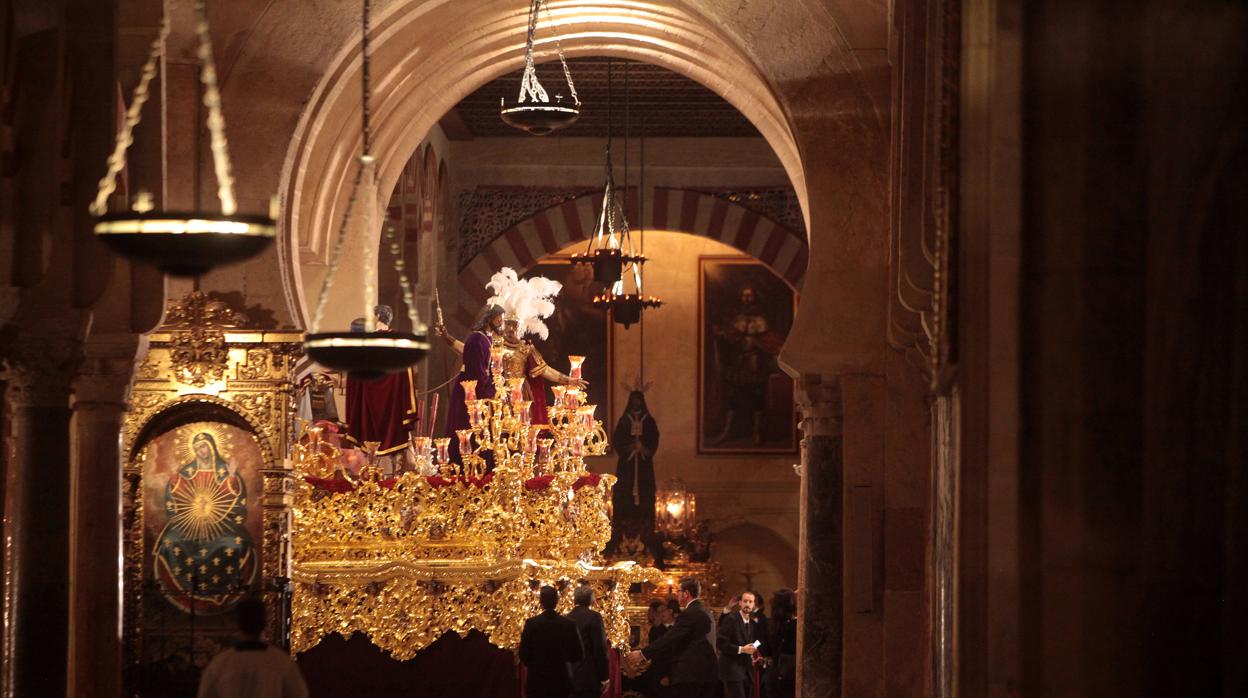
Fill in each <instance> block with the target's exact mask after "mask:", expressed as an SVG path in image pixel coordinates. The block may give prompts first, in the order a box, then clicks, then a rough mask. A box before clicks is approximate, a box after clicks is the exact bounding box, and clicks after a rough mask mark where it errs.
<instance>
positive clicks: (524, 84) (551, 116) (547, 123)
mask: <svg viewBox="0 0 1248 698" xmlns="http://www.w3.org/2000/svg"><path fill="white" fill-rule="evenodd" d="M543 9H544V10H545V11H546V19H547V21H549V22H550V30H551V33H553V34H554V36H555V50H556V51H557V52H558V54H559V64H560V65H562V66H563V77H564V78H565V79H566V80H567V82H568V94H569V95H570V96H571V101H570V102H565V101H564V97H563V95H561V94H557V93H556V94H555V99H554V101H553V102H552V101H551V99H550V95H549V94H548V93H547V92H546V88H544V87H542V83H541V82H540V81H538V79H537V68H536V67H534V65H533V37H534V35H535V34H536V33H537V15H538V12H539V11H541V10H543ZM499 105H500V107H501V109H500V111H499V116H501V117H502V119H503V122H504V123H506V124H507V125H508V126H513V127H515V128H518V129H520V130H522V131H527V132H529V133H531V134H533V135H535V136H545V135H546V134H549V133H553V132H554V131H558V130H559V129H561V128H564V127H566V126H571V125H572V123H573V122H574V121H576V120H577V118H578V117H579V116H580V115H581V100H580V98H579V97H577V95H576V85H575V84H573V82H572V71H570V70H568V61H567V60H566V59H565V58H564V57H563V47H562V46H561V45H560V44H559V35H558V34H557V33H555V23H554V20H551V18H550V8H549V7H547V6H546V0H532V2H531V3H530V4H529V29H528V35H527V37H526V39H525V43H524V75H523V77H521V78H520V93H519V95H518V96H517V97H516V101H515V103H513V104H510V105H509V104H507V100H506V99H505V98H504V99H500V100H499Z"/></svg>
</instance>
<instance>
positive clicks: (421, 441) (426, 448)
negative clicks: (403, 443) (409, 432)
mask: <svg viewBox="0 0 1248 698" xmlns="http://www.w3.org/2000/svg"><path fill="white" fill-rule="evenodd" d="M412 445H413V446H415V447H416V453H417V455H422V456H427V455H429V454H431V453H432V452H433V439H431V438H429V437H428V436H413V437H412Z"/></svg>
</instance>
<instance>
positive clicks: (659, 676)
mask: <svg viewBox="0 0 1248 698" xmlns="http://www.w3.org/2000/svg"><path fill="white" fill-rule="evenodd" d="M672 601H673V602H675V599H672ZM676 611H677V612H679V611H680V604H679V603H677V604H676ZM647 620H648V621H649V623H650V631H649V633H647V635H646V644H647V645H653V644H654V643H655V641H657V640H658V639H659V638H660V637H663V633H665V632H667V631H668V629H670V628H671V627H672V625H673V624H674V622H675V615H673V613H672V609H671V608H670V607H669V606H668V605H667V603H666V602H665V601H663V600H661V599H655V600H653V601H651V602H650V612H649V613H648V614H647ZM642 679H643V684H644V685H645V687H646V696H647V698H669V696H671V694H672V690H671V683H672V656H671V652H670V651H668V652H660V653H659V654H658V655H656V656H655V657H654V659H652V660H651V661H650V666H649V667H646V672H645V673H644V674H642Z"/></svg>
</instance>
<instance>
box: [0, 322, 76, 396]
mask: <svg viewBox="0 0 1248 698" xmlns="http://www.w3.org/2000/svg"><path fill="white" fill-rule="evenodd" d="M0 356H2V357H3V367H4V372H5V374H6V376H7V378H8V382H9V387H8V394H7V395H6V396H5V398H6V399H7V400H8V401H9V403H10V404H12V405H13V406H14V407H65V408H68V407H69V393H70V388H71V387H72V385H73V382H74V377H75V376H76V375H77V372H78V367H79V365H80V364H81V363H82V342H80V341H79V340H78V339H76V338H73V337H68V336H64V335H29V334H19V335H17V336H16V337H12V338H11V339H9V340H8V341H5V342H4V343H3V346H2V347H0Z"/></svg>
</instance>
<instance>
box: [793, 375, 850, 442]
mask: <svg viewBox="0 0 1248 698" xmlns="http://www.w3.org/2000/svg"><path fill="white" fill-rule="evenodd" d="M797 405H798V409H799V410H800V412H801V423H800V426H801V429H802V439H803V441H805V439H806V438H809V437H812V436H835V435H838V434H839V433H840V429H841V423H842V421H843V418H844V413H843V412H842V409H843V408H842V404H841V384H840V382H839V381H837V380H831V381H824V380H823V378H822V377H821V376H816V375H806V376H803V377H802V380H801V383H800V384H799V385H798V391H797Z"/></svg>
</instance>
